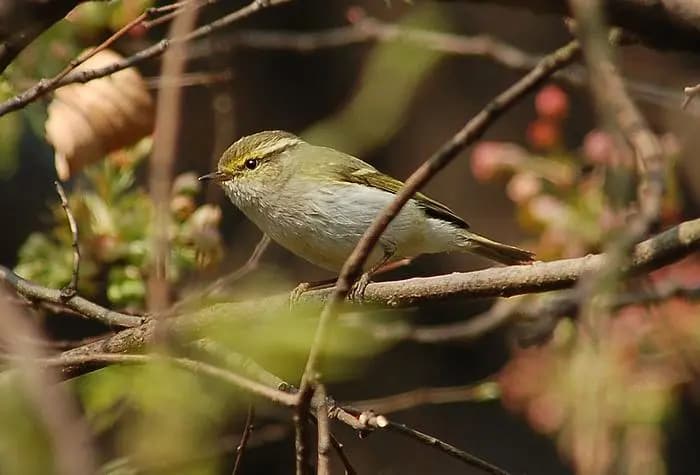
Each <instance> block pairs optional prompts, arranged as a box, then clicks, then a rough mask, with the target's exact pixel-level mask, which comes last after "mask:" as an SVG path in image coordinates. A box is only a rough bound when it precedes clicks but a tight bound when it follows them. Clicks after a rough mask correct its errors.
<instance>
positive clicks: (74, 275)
mask: <svg viewBox="0 0 700 475" xmlns="http://www.w3.org/2000/svg"><path fill="white" fill-rule="evenodd" d="M54 185H55V186H56V192H57V193H58V197H59V198H60V199H61V206H62V207H63V211H64V212H65V213H66V218H68V227H69V228H70V233H71V246H72V247H73V271H72V272H71V276H70V282H69V283H68V285H67V286H65V287H63V288H62V289H61V295H62V296H63V298H64V299H65V300H68V299H70V298H72V297H74V296H75V295H76V294H77V293H78V278H79V276H80V246H79V244H78V222H77V221H76V220H75V216H73V212H72V211H71V209H70V206H69V205H68V198H67V197H66V192H65V190H64V189H63V185H61V183H60V182H59V181H54Z"/></svg>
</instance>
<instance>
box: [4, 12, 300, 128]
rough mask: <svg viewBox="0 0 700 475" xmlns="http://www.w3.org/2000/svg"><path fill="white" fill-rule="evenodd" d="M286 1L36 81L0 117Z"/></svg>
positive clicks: (5, 104) (233, 13)
mask: <svg viewBox="0 0 700 475" xmlns="http://www.w3.org/2000/svg"><path fill="white" fill-rule="evenodd" d="M290 1H291V0H253V1H252V2H251V3H249V4H248V5H247V6H244V7H242V8H240V9H238V10H236V11H234V12H232V13H229V14H228V15H225V16H223V17H221V18H219V19H217V20H214V21H213V22H211V23H208V24H206V25H202V26H200V27H199V28H196V29H195V30H193V31H191V32H190V33H188V34H186V35H183V36H178V37H175V38H166V39H162V40H160V41H159V42H158V43H156V44H154V45H152V46H149V47H148V48H145V49H143V50H141V51H139V52H138V53H135V54H133V55H132V56H129V57H128V58H124V59H122V60H120V61H117V62H115V63H112V64H109V65H107V66H104V67H102V68H96V69H90V70H85V71H72V72H70V73H68V74H67V75H66V76H64V77H63V78H62V79H60V80H59V81H56V82H51V84H49V85H48V86H47V85H46V82H47V81H44V82H43V84H42V81H39V83H38V84H37V85H36V86H34V87H33V88H30V89H28V90H26V91H24V92H22V93H20V94H18V95H16V96H14V97H12V98H10V99H8V100H6V101H5V102H3V103H0V117H1V116H3V115H5V114H7V113H8V112H12V111H15V110H18V109H21V108H22V107H24V106H26V105H27V104H29V103H30V102H33V101H35V100H36V99H38V98H39V97H41V96H42V95H44V94H46V93H48V92H50V91H53V90H55V89H58V88H59V87H62V86H65V85H67V84H72V83H76V82H80V83H85V82H88V81H92V80H93V79H97V78H101V77H104V76H109V75H110V74H113V73H116V72H117V71H121V70H122V69H126V68H129V67H131V66H133V65H135V64H137V63H139V62H141V61H144V60H146V59H150V58H154V57H156V56H159V55H161V54H162V53H164V52H165V50H167V49H168V48H169V47H170V46H172V45H175V44H180V43H186V42H188V41H192V40H195V39H198V38H202V37H204V36H207V35H209V34H211V33H213V32H214V31H217V30H220V29H221V28H224V27H226V26H229V25H230V24H232V23H235V22H236V21H238V20H240V19H242V18H245V17H247V16H250V15H251V14H253V13H255V12H257V11H259V10H262V9H264V8H267V7H271V6H276V5H280V4H282V3H287V2H290ZM186 12H187V9H184V10H183V13H186ZM190 13H191V12H190ZM40 84H41V86H40Z"/></svg>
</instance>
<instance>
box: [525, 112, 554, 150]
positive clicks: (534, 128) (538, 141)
mask: <svg viewBox="0 0 700 475" xmlns="http://www.w3.org/2000/svg"><path fill="white" fill-rule="evenodd" d="M527 138H528V140H529V142H530V144H531V145H532V146H533V147H534V148H536V149H539V150H550V149H552V148H554V147H555V146H556V145H557V144H558V143H559V141H560V138H561V137H560V132H559V125H558V124H556V123H555V122H553V121H551V120H549V119H537V120H536V121H534V122H531V123H530V125H529V126H528V128H527Z"/></svg>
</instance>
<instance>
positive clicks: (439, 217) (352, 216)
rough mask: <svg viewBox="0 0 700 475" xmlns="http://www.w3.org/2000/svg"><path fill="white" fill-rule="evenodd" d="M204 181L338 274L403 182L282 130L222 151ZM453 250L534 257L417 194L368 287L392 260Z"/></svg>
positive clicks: (392, 227) (393, 229) (377, 256)
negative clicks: (214, 184)
mask: <svg viewBox="0 0 700 475" xmlns="http://www.w3.org/2000/svg"><path fill="white" fill-rule="evenodd" d="M199 179H200V180H213V181H215V182H217V183H219V184H220V185H221V186H222V188H223V189H224V192H225V193H226V195H227V196H228V198H229V199H230V200H231V201H232V202H233V204H234V205H236V206H237V207H238V208H239V209H240V210H241V211H242V212H243V213H244V214H245V215H246V216H247V217H248V219H250V220H251V221H252V222H253V223H255V225H257V226H258V227H259V228H260V229H261V230H262V231H263V232H264V233H265V234H267V235H268V236H269V237H270V238H271V239H272V240H273V241H276V242H277V243H278V244H280V245H282V246H283V247H285V248H287V249H288V250H289V251H291V252H292V253H294V254H296V255H297V256H300V257H302V258H304V259H306V260H307V261H309V262H311V263H313V264H315V265H317V266H319V267H322V268H325V269H328V270H330V271H334V272H338V271H339V270H340V269H341V267H342V266H343V263H344V262H345V260H346V259H347V257H348V256H349V255H350V253H351V252H352V250H353V249H354V247H355V245H356V244H357V242H358V241H359V239H360V237H361V236H362V235H363V233H364V232H365V231H366V230H367V228H368V227H369V225H370V224H371V223H372V221H373V220H374V219H375V217H376V216H377V214H379V213H380V212H381V211H382V210H383V209H384V208H385V207H386V206H387V205H388V204H389V203H390V202H391V201H392V200H393V199H394V197H395V194H396V193H397V192H398V191H399V189H401V187H402V186H403V183H402V182H401V181H399V180H397V179H395V178H392V177H390V176H388V175H386V174H384V173H382V172H380V171H379V170H377V169H376V168H374V167H373V166H371V165H370V164H368V163H365V162H364V161H362V160H360V159H359V158H356V157H353V156H351V155H348V154H346V153H343V152H340V151H338V150H335V149H333V148H329V147H321V146H317V145H312V144H310V143H308V142H305V141H304V140H302V139H301V138H299V137H297V136H296V135H294V134H291V133H289V132H284V131H280V130H273V131H265V132H259V133H256V134H253V135H249V136H246V137H242V138H241V139H239V140H238V141H237V142H235V143H234V144H233V145H231V146H230V147H229V148H228V149H227V150H226V151H225V152H224V153H223V155H222V156H221V159H220V160H219V163H218V166H217V170H216V171H215V172H213V173H209V174H207V175H204V176H201V177H199ZM450 251H461V252H471V253H474V254H478V255H481V256H484V257H487V258H489V259H492V260H494V261H497V262H500V263H503V264H508V265H511V264H524V263H529V262H532V261H533V259H534V255H533V254H532V253H531V252H529V251H526V250H524V249H520V248H517V247H514V246H509V245H507V244H502V243H499V242H496V241H492V240H491V239H488V238H485V237H483V236H481V235H479V234H476V233H474V232H472V231H469V225H468V224H467V223H466V221H464V220H463V219H462V218H460V217H459V216H457V215H456V214H455V213H453V212H452V210H450V209H449V208H448V207H447V206H445V205H443V204H442V203H439V202H437V201H435V200H433V199H431V198H428V197H427V196H426V195H424V194H422V193H416V194H415V195H414V196H413V198H412V199H411V200H409V201H408V203H406V205H405V206H404V207H403V209H402V210H401V212H400V213H399V214H398V215H397V216H396V217H395V218H394V220H393V221H392V222H391V224H389V226H388V227H387V229H386V230H385V231H384V234H383V235H382V236H381V238H380V239H379V243H378V245H377V246H376V247H375V249H374V250H373V251H372V253H371V254H370V256H369V258H368V259H367V263H366V267H365V270H366V271H368V272H366V273H365V274H364V276H363V277H364V278H365V285H366V282H368V278H369V276H370V275H371V273H372V272H374V271H375V270H377V269H378V268H379V267H381V266H382V265H383V264H385V263H389V262H392V261H395V260H398V259H402V258H405V257H415V256H418V255H419V254H430V253H440V252H450ZM362 290H364V289H362Z"/></svg>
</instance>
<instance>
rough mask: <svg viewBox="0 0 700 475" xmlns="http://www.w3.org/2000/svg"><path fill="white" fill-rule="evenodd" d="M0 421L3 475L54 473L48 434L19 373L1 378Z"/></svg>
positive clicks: (1, 468) (0, 453) (0, 463)
mask: <svg viewBox="0 0 700 475" xmlns="http://www.w3.org/2000/svg"><path fill="white" fill-rule="evenodd" d="M0 421H2V424H0V473H2V474H3V475H44V474H47V473H52V471H51V460H52V456H51V446H50V442H49V437H48V434H47V433H46V431H45V429H44V427H43V425H42V424H41V420H40V419H39V411H37V410H36V408H35V407H33V405H32V403H31V401H30V399H29V398H28V397H27V395H26V394H25V392H24V391H23V389H22V385H21V384H20V380H19V378H18V374H17V373H14V374H11V373H5V374H2V375H0Z"/></svg>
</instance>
